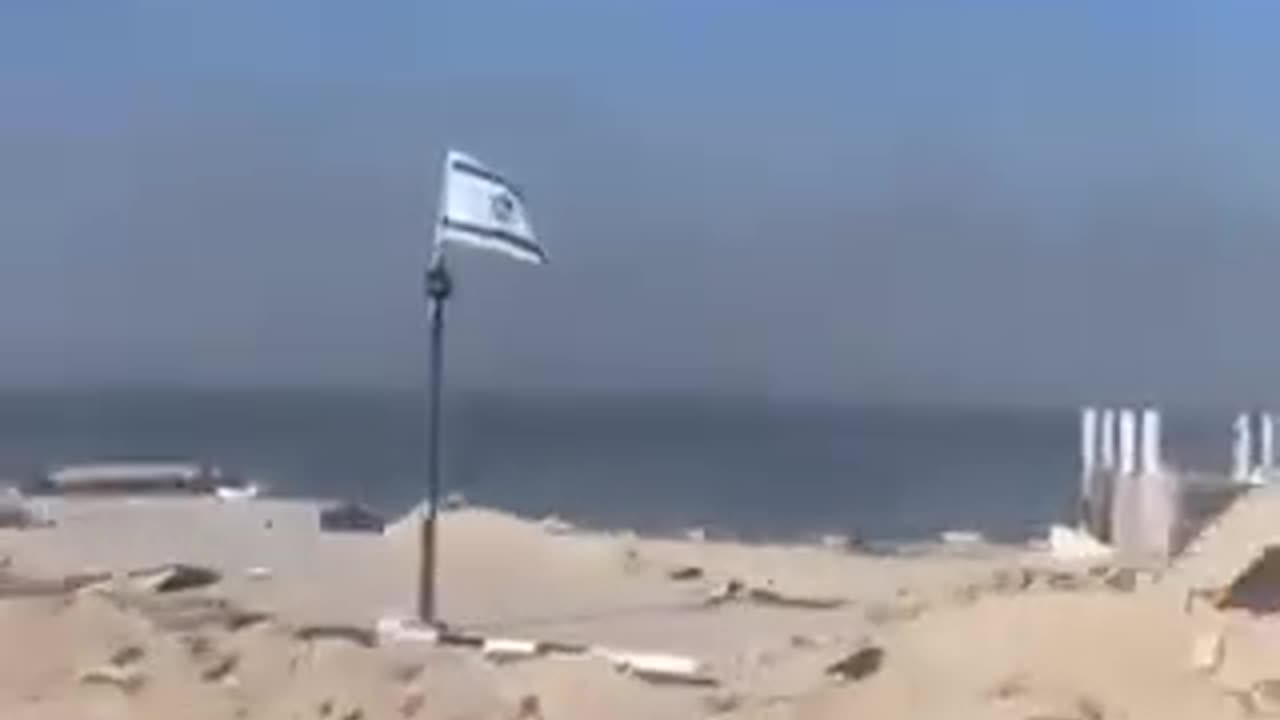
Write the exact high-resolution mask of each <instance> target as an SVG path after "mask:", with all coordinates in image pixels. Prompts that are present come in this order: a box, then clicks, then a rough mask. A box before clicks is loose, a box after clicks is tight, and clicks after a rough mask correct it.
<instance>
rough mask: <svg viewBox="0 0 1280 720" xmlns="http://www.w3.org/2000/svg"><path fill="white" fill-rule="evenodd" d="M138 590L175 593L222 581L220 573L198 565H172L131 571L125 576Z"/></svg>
mask: <svg viewBox="0 0 1280 720" xmlns="http://www.w3.org/2000/svg"><path fill="white" fill-rule="evenodd" d="M125 577H126V578H128V580H129V582H130V584H132V585H133V586H134V587H136V588H137V589H139V590H145V591H147V592H153V593H175V592H182V591H184V590H195V589H198V588H203V587H208V586H210V585H213V584H214V583H217V582H218V581H220V580H222V573H220V572H218V571H217V570H214V569H212V568H207V567H200V566H198V565H187V564H184V563H174V564H172V565H161V566H159V567H154V568H143V569H141V570H131V571H129V572H128V573H127V574H126V576H125Z"/></svg>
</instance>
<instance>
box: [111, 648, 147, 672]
mask: <svg viewBox="0 0 1280 720" xmlns="http://www.w3.org/2000/svg"><path fill="white" fill-rule="evenodd" d="M144 655H146V652H145V651H143V649H142V648H141V647H139V646H137V645H126V646H124V647H122V648H120V649H119V650H117V651H115V652H114V653H112V654H111V659H110V660H108V661H107V662H109V663H111V664H112V665H114V666H116V667H124V666H126V665H133V664H134V663H136V662H138V661H139V660H141V659H142V658H143V656H144Z"/></svg>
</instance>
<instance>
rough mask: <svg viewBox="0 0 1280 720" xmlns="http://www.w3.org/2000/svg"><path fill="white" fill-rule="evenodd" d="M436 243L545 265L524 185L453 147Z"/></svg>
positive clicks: (446, 163) (446, 169) (448, 157)
mask: <svg viewBox="0 0 1280 720" xmlns="http://www.w3.org/2000/svg"><path fill="white" fill-rule="evenodd" d="M442 183H443V186H442V188H441V191H440V223H439V227H437V228H436V244H437V245H441V244H443V243H446V242H453V243H459V244H462V245H471V246H473V247H477V248H482V249H485V250H496V251H498V252H501V253H505V254H507V255H510V256H511V257H514V258H516V259H518V260H524V261H525V262H532V263H538V264H542V263H545V262H547V253H546V251H545V250H543V249H542V246H541V245H539V244H538V240H537V238H536V237H535V236H534V234H533V227H532V226H531V225H530V223H529V216H528V213H527V212H526V211H525V203H524V195H523V194H522V193H521V192H520V189H519V188H518V187H516V186H515V185H514V184H512V183H511V182H510V181H509V180H507V179H506V178H504V177H503V176H502V175H500V174H498V173H497V172H495V171H493V170H491V169H489V168H487V167H485V166H484V165H481V164H480V163H479V162H478V161H476V159H475V158H472V157H470V156H468V155H465V154H463V153H460V152H457V151H454V150H450V151H449V152H448V153H447V154H446V155H445V161H444V178H443V180H442Z"/></svg>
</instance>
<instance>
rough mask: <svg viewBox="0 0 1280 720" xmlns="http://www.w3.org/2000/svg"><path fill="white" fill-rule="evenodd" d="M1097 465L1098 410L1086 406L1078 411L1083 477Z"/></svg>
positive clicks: (1081, 471) (1090, 472) (1087, 475)
mask: <svg viewBox="0 0 1280 720" xmlns="http://www.w3.org/2000/svg"><path fill="white" fill-rule="evenodd" d="M1097 467H1098V411H1097V410H1095V409H1094V408H1091V407H1087V408H1084V409H1082V410H1081V411H1080V473H1081V474H1082V475H1084V476H1085V477H1089V476H1090V475H1092V474H1093V472H1094V470H1096V469H1097Z"/></svg>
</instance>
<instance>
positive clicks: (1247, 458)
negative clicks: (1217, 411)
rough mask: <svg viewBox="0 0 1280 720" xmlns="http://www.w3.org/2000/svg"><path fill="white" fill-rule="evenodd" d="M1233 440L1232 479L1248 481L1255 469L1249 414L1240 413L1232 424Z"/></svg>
mask: <svg viewBox="0 0 1280 720" xmlns="http://www.w3.org/2000/svg"><path fill="white" fill-rule="evenodd" d="M1231 431H1232V435H1233V438H1232V439H1233V442H1232V445H1231V479H1232V480H1235V481H1236V482H1247V481H1248V480H1249V474H1250V473H1251V472H1252V471H1253V468H1252V460H1253V438H1252V436H1251V434H1250V432H1249V414H1248V413H1240V414H1239V415H1237V416H1236V421H1235V423H1233V424H1232V426H1231Z"/></svg>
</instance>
